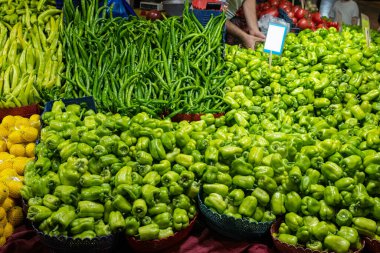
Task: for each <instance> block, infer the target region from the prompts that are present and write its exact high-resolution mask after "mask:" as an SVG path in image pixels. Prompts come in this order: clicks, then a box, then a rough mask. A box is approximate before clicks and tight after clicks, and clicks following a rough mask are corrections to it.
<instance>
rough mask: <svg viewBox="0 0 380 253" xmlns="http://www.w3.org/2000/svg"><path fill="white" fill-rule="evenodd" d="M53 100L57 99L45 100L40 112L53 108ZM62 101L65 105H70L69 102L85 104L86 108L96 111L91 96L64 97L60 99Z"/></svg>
mask: <svg viewBox="0 0 380 253" xmlns="http://www.w3.org/2000/svg"><path fill="white" fill-rule="evenodd" d="M55 101H57V100H52V101H49V102H47V103H46V104H45V108H44V110H43V112H42V114H44V113H45V112H50V111H51V109H52V108H53V104H54V102H55ZM62 102H63V103H64V104H65V105H66V106H67V105H71V104H78V105H82V106H85V107H86V108H87V109H92V110H94V111H95V112H97V110H96V106H95V101H94V98H93V97H82V98H68V99H65V98H64V99H62Z"/></svg>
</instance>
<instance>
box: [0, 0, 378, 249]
mask: <svg viewBox="0 0 380 253" xmlns="http://www.w3.org/2000/svg"><path fill="white" fill-rule="evenodd" d="M0 2H1V6H0V94H1V95H0V109H2V108H14V107H20V106H24V105H30V104H34V103H40V105H44V102H47V101H52V102H54V103H52V102H51V103H52V108H51V109H48V107H45V109H46V110H45V111H44V113H43V114H42V116H41V121H40V116H39V115H33V116H31V117H30V118H23V117H21V116H6V117H5V118H4V119H3V120H2V122H1V124H0V137H1V139H0V246H2V245H4V244H5V243H6V238H7V237H9V236H10V235H11V234H12V233H13V230H14V228H15V227H16V226H18V225H20V224H22V223H23V218H24V217H23V212H22V208H21V207H20V203H21V197H22V198H23V201H24V205H25V207H26V208H25V210H27V212H26V213H27V218H28V220H29V221H31V222H32V225H33V227H34V229H35V230H38V231H39V232H40V233H39V235H41V234H43V235H44V236H47V237H52V238H62V237H60V236H63V237H64V238H66V239H68V240H75V241H76V243H80V242H84V241H83V240H82V239H90V240H92V239H94V241H96V240H98V239H106V240H113V238H114V236H115V235H118V234H122V235H123V236H126V237H127V238H129V239H130V238H134V239H135V240H137V241H140V242H141V241H142V243H146V241H148V240H150V241H153V240H156V241H159V240H162V239H167V238H173V237H174V236H173V235H175V234H176V232H180V231H182V232H183V231H185V230H186V229H189V228H191V225H192V224H193V223H192V221H195V220H196V217H197V212H198V211H197V207H196V202H195V199H196V198H199V199H200V200H201V203H199V205H200V206H201V207H202V208H203V207H204V206H203V204H204V205H205V206H206V207H207V208H208V209H209V210H210V212H212V213H213V214H215V215H216V216H218V217H227V218H228V220H229V221H238V222H239V224H241V223H243V222H244V224H247V226H250V227H251V226H252V227H254V226H255V225H257V226H258V227H259V225H261V224H269V225H270V224H271V223H272V222H274V226H273V227H272V229H273V228H275V229H274V231H273V233H272V238H273V240H274V241H275V245H276V246H277V245H278V244H277V242H279V243H285V244H287V246H288V247H293V246H294V247H298V248H299V247H303V248H308V249H312V250H327V251H329V252H337V253H340V252H350V251H355V250H357V249H361V248H362V247H363V240H364V238H371V239H373V240H374V241H376V240H377V241H378V242H379V243H380V195H379V191H378V188H379V186H380V181H379V175H380V128H379V117H380V89H379V88H380V87H379V84H380V33H378V32H375V31H371V43H370V45H369V46H368V45H367V42H366V40H365V37H364V34H363V31H362V29H361V28H360V27H355V26H352V27H346V26H343V27H342V29H341V31H340V32H338V31H337V28H338V26H337V24H336V23H333V22H330V21H328V20H325V19H322V18H321V17H320V14H319V13H318V12H317V11H315V9H314V6H311V5H310V4H308V6H307V8H308V9H309V10H307V9H306V8H305V9H302V8H301V7H299V6H294V5H293V4H292V3H291V2H289V1H286V0H281V1H278V0H270V1H269V2H267V3H261V4H258V12H259V16H261V15H265V14H271V15H273V16H280V17H281V15H284V13H285V14H286V15H287V18H290V19H292V23H294V24H296V25H297V26H298V27H300V28H301V29H303V31H301V32H300V33H299V34H294V33H289V34H287V37H286V42H285V46H284V50H283V53H282V55H281V57H279V56H273V57H271V62H270V63H269V59H268V58H269V57H268V54H266V53H264V52H263V45H258V46H257V47H256V50H255V51H253V50H250V49H242V48H240V47H238V46H226V47H225V46H224V32H225V24H224V23H225V16H224V14H221V15H218V16H212V17H211V18H210V20H209V22H208V23H207V24H206V25H205V26H203V25H202V23H203V22H200V21H199V20H198V19H197V18H196V16H195V15H194V14H193V13H192V12H191V10H189V8H188V7H189V6H188V3H186V6H185V10H184V12H183V15H182V17H168V18H167V17H165V16H162V17H160V19H159V20H158V19H157V20H156V17H154V15H157V14H158V13H157V12H150V13H149V15H148V17H147V19H141V18H137V17H134V16H130V17H129V18H128V19H126V18H121V17H112V9H111V8H112V6H106V5H104V6H102V4H101V5H100V6H99V2H102V3H103V2H104V4H107V3H106V1H95V0H94V1H71V0H65V5H64V8H63V10H62V11H61V10H57V9H56V8H55V3H54V1H50V0H47V1H46V0H40V1H35V0H16V1H6V0H3V1H2V0H0ZM280 9H281V10H280ZM153 13H154V15H153ZM329 27H330V28H329ZM317 28H320V29H317ZM326 28H328V29H326ZM314 30H315V31H314ZM84 96H92V97H93V98H94V100H95V103H96V106H97V110H98V111H97V110H96V109H95V108H88V107H87V106H88V105H87V106H86V103H81V101H87V100H81V98H82V97H84ZM61 98H76V99H78V100H76V102H74V103H72V102H67V100H61ZM86 99H88V98H86ZM219 112H222V113H221V114H218V116H215V115H216V114H215V115H213V114H212V113H219ZM180 113H200V114H201V116H200V120H198V121H191V122H188V121H181V122H174V119H173V120H170V118H172V117H173V116H175V115H177V114H180ZM220 115H223V116H220ZM197 116H199V114H197ZM40 130H41V131H40ZM37 139H38V140H37ZM24 184H25V185H24ZM200 210H202V209H200ZM206 224H207V225H209V224H208V223H207V222H206ZM269 225H268V226H269ZM262 227H264V228H266V227H267V226H262ZM210 228H211V225H210ZM178 234H180V233H177V235H178ZM87 241H88V240H87ZM127 241H128V243H130V241H129V240H127ZM156 241H154V242H156ZM162 241H164V240H162ZM292 245H293V246H292Z"/></svg>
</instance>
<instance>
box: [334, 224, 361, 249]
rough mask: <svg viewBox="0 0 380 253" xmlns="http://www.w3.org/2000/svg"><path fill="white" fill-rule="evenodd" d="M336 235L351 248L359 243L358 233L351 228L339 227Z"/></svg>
mask: <svg viewBox="0 0 380 253" xmlns="http://www.w3.org/2000/svg"><path fill="white" fill-rule="evenodd" d="M337 235H338V236H340V237H343V238H344V239H346V240H347V241H349V242H350V244H351V245H352V246H354V245H355V244H356V243H358V242H359V234H358V231H357V230H356V229H355V228H352V227H347V226H341V227H340V229H339V231H338V233H337Z"/></svg>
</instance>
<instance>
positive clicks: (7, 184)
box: [0, 114, 40, 246]
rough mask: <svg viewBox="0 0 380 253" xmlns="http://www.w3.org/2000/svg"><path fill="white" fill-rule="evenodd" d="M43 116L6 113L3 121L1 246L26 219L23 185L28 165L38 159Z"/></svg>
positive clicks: (0, 147) (0, 142)
mask: <svg viewBox="0 0 380 253" xmlns="http://www.w3.org/2000/svg"><path fill="white" fill-rule="evenodd" d="M39 129H40V116H39V115H37V114H35V115H32V116H31V117H30V118H24V117H21V116H6V117H4V119H3V120H2V122H1V124H0V136H1V140H0V246H3V245H4V244H5V243H6V239H7V237H9V236H10V235H12V233H13V230H14V228H15V227H17V226H19V225H21V224H22V223H23V222H24V216H23V211H22V208H21V203H20V198H21V194H20V191H21V188H22V186H23V181H24V179H23V176H24V169H25V165H26V164H27V163H28V162H29V161H31V160H33V159H34V148H35V141H36V140H37V136H38V132H39Z"/></svg>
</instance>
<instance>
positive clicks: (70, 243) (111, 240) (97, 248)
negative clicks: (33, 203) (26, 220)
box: [32, 223, 116, 253]
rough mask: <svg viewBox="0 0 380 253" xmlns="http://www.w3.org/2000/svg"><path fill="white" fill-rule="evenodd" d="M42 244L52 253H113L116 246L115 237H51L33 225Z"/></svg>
mask: <svg viewBox="0 0 380 253" xmlns="http://www.w3.org/2000/svg"><path fill="white" fill-rule="evenodd" d="M32 227H33V229H34V231H36V233H37V235H38V236H39V237H40V239H41V242H42V243H43V244H44V245H45V246H46V247H47V248H48V249H49V250H50V252H52V253H111V252H112V250H113V248H114V246H115V241H116V240H115V235H109V236H101V237H96V238H93V239H87V238H86V239H74V238H72V237H68V236H49V235H46V234H44V233H42V232H41V231H40V230H38V229H37V228H36V227H35V226H34V224H33V223H32Z"/></svg>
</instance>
